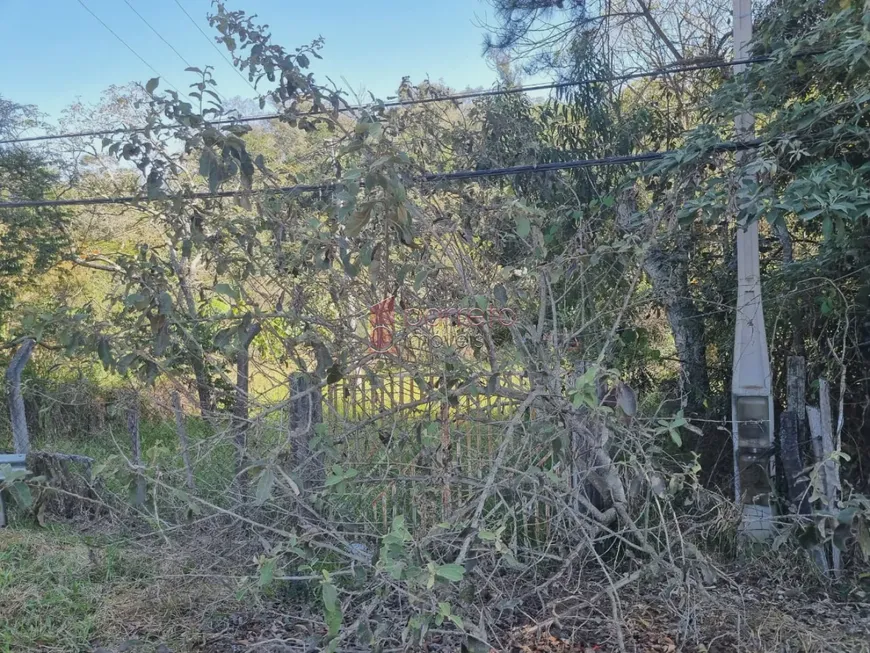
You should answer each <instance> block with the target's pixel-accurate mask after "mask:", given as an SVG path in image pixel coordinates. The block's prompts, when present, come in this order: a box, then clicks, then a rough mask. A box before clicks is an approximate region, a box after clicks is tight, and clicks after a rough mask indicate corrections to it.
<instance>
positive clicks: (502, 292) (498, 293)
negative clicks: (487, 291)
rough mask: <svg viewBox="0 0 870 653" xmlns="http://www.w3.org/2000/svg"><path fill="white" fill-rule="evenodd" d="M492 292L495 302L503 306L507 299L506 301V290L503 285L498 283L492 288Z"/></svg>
mask: <svg viewBox="0 0 870 653" xmlns="http://www.w3.org/2000/svg"><path fill="white" fill-rule="evenodd" d="M492 294H493V296H494V297H495V301H496V303H497V304H498V305H499V306H500V307H504V306H505V305H506V304H507V301H508V296H507V290H506V289H505V287H504V286H503V285H501V284H498V285H497V286H496V287H495V288H493V290H492Z"/></svg>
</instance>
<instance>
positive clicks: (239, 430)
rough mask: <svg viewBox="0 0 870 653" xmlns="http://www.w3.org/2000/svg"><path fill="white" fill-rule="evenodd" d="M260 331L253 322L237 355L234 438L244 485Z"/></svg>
mask: <svg viewBox="0 0 870 653" xmlns="http://www.w3.org/2000/svg"><path fill="white" fill-rule="evenodd" d="M258 333H260V325H259V324H252V325H251V326H250V327H248V330H247V332H246V333H245V335H244V337H243V339H242V343H241V349H240V350H239V353H238V355H237V357H236V396H235V400H234V402H233V438H234V442H235V445H236V456H237V457H236V480H237V482H238V483H239V484H240V485H242V486H243V485H244V472H245V465H246V461H247V451H246V450H247V446H248V428H249V427H250V422H249V419H248V387H249V384H250V379H249V374H250V363H251V353H250V347H251V342H253V340H254V338H255V337H256V336H257V334H258Z"/></svg>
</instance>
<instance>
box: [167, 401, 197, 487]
mask: <svg viewBox="0 0 870 653" xmlns="http://www.w3.org/2000/svg"><path fill="white" fill-rule="evenodd" d="M172 410H173V412H174V413H175V429H176V430H177V431H178V441H179V443H180V444H181V460H182V461H184V472H185V475H186V477H187V488H188V489H189V490H190V491H191V492H196V484H195V482H194V480H193V466H192V465H191V464H190V453H189V451H188V446H187V429H186V428H185V426H184V413H183V412H182V410H181V396H180V395H179V394H178V391H177V390H176V391H174V392H173V393H172Z"/></svg>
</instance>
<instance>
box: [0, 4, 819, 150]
mask: <svg viewBox="0 0 870 653" xmlns="http://www.w3.org/2000/svg"><path fill="white" fill-rule="evenodd" d="M79 1H80V2H81V0H79ZM814 54H815V53H814ZM794 56H798V55H794ZM768 61H772V58H771V57H767V56H764V57H749V58H746V59H733V60H731V61H706V62H702V63H695V64H687V65H682V66H669V67H667V68H656V69H653V70H647V71H638V72H635V73H627V74H624V75H613V76H610V77H595V78H592V79H583V80H577V81H567V82H551V83H547V84H534V85H531V86H515V87H511V88H496V89H490V90H487V91H469V92H467V93H454V94H451V95H437V96H432V97H425V98H417V99H413V100H394V101H391V102H384V103H383V106H384V107H386V108H395V107H407V106H413V105H417V104H432V103H434V102H460V101H463V100H473V99H477V98H484V97H496V96H500V95H516V94H519V93H533V92H535V91H551V90H559V89H565V88H573V87H578V86H589V85H591V84H603V83H614V82H627V81H631V80H633V79H642V78H644V77H660V76H662V75H673V74H676V73H685V72H692V71H695V70H709V69H712V68H727V67H729V66H738V65H747V64H753V63H765V62H768ZM152 70H153V69H152ZM372 106H373V105H372V104H358V105H350V106H346V107H340V108H339V109H338V111H339V112H342V113H348V112H354V111H359V110H362V109H366V108H370V107H372ZM323 113H326V111H312V112H310V113H308V114H305V115H318V114H323ZM283 115H284V114H281V113H267V114H262V115H258V116H241V117H238V118H226V119H221V120H212V121H209V124H210V125H228V124H238V123H246V122H258V121H260V120H278V119H280V118H282V117H283ZM142 131H145V128H144V127H128V128H121V129H108V130H97V131H86V132H73V133H67V134H46V135H43V136H28V137H25V138H15V139H8V140H2V141H0V145H10V144H12V143H28V142H35V141H50V140H57V139H61V138H78V137H86V136H110V135H112V134H123V133H133V132H142Z"/></svg>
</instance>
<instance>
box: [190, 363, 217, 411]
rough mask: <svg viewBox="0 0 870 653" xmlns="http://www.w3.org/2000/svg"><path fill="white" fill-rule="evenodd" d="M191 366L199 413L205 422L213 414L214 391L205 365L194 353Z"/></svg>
mask: <svg viewBox="0 0 870 653" xmlns="http://www.w3.org/2000/svg"><path fill="white" fill-rule="evenodd" d="M191 366H192V367H193V377H194V379H196V394H197V395H198V396H199V412H200V415H202V418H203V419H205V420H207V419H208V418H209V417H211V415H212V413H214V391H213V389H212V387H211V383H210V382H209V379H208V374H207V373H206V370H205V363H204V362H203V360H202V358H201V357H200V356H199V354H197V353H194V357H193V361H192V363H191Z"/></svg>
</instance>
